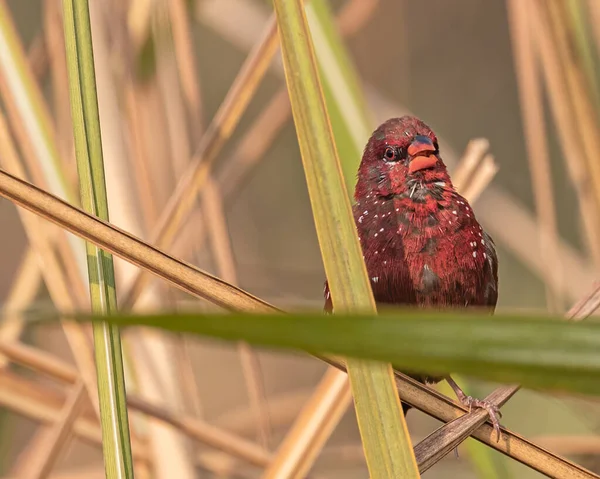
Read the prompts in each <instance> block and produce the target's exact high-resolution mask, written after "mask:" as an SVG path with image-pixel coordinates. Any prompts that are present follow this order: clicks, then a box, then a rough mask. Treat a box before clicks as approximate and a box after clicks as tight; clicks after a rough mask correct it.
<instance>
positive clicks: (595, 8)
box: [587, 0, 600, 51]
mask: <svg viewBox="0 0 600 479" xmlns="http://www.w3.org/2000/svg"><path fill="white" fill-rule="evenodd" d="M587 4H588V10H589V12H590V17H591V20H590V24H591V26H592V32H593V34H594V39H595V41H596V49H597V50H598V51H600V3H598V2H597V1H596V0H588V2H587Z"/></svg>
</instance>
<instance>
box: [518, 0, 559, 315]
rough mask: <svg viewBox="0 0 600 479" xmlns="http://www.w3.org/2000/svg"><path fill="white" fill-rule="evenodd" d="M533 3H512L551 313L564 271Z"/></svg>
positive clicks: (525, 128) (528, 154) (520, 83)
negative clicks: (537, 55) (534, 29)
mask: <svg viewBox="0 0 600 479" xmlns="http://www.w3.org/2000/svg"><path fill="white" fill-rule="evenodd" d="M530 3H531V1H530V0H525V1H521V2H519V1H516V0H509V1H508V4H507V5H508V11H509V19H510V32H511V35H512V42H513V57H514V59H515V66H516V72H517V83H518V85H519V98H520V102H519V104H520V106H521V115H522V118H523V127H524V133H525V143H526V146H527V157H528V159H529V169H530V171H531V177H532V185H533V192H534V195H535V204H536V210H537V215H538V222H539V242H540V251H541V254H542V257H543V258H544V259H545V264H546V274H545V277H546V278H547V279H546V281H545V282H544V283H545V285H546V301H547V304H548V307H549V309H550V310H551V311H554V312H556V313H559V312H561V311H562V310H563V304H564V298H563V296H562V294H561V291H562V290H563V285H562V284H561V283H562V278H563V268H562V261H561V258H560V254H559V251H558V237H559V236H558V226H557V220H556V207H555V201H554V193H553V191H554V188H553V186H552V176H551V173H552V167H551V164H550V155H549V152H548V139H547V137H546V131H545V128H544V125H545V118H544V103H543V95H542V89H541V77H540V73H539V65H538V61H537V58H536V52H535V49H534V43H533V40H532V32H531V30H530V28H531V24H530V22H529V17H530V15H531V14H532V12H531V8H530Z"/></svg>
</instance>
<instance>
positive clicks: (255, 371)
mask: <svg viewBox="0 0 600 479" xmlns="http://www.w3.org/2000/svg"><path fill="white" fill-rule="evenodd" d="M169 5H170V8H169V13H170V21H171V31H172V34H173V45H174V53H175V58H176V61H177V69H178V70H179V72H180V76H179V78H180V81H181V87H182V90H183V92H182V96H183V97H184V99H185V102H184V103H185V105H186V107H187V108H186V110H187V113H188V115H187V116H188V117H189V131H190V134H189V135H186V134H184V133H183V132H185V131H187V129H186V128H178V129H177V132H178V134H179V135H180V136H181V138H172V142H173V143H177V144H180V145H189V144H190V138H192V139H193V140H194V141H197V138H198V137H199V136H200V134H201V131H200V128H201V115H200V114H201V103H200V88H199V85H200V84H199V81H198V78H197V75H196V65H195V60H194V52H193V48H192V41H191V32H190V31H189V20H188V18H187V10H186V8H185V5H184V3H183V1H181V0H176V1H172V2H169ZM175 80H176V79H175ZM167 90H168V91H170V92H174V91H178V88H175V85H171V87H170V88H168V89H167ZM165 103H169V104H170V103H171V102H165ZM172 103H175V102H172ZM172 136H173V135H172ZM184 155H185V156H184ZM181 156H182V157H183V158H185V159H186V163H185V164H184V165H182V168H180V169H179V171H176V176H177V177H180V176H181V175H183V174H185V171H184V168H185V167H187V164H188V161H187V160H188V158H189V156H190V155H189V151H186V152H183V151H182V152H181ZM201 198H202V210H203V212H204V214H205V221H204V223H205V224H206V225H207V230H208V233H209V236H210V240H211V241H210V245H211V250H212V254H213V257H214V259H215V262H216V266H217V274H218V275H219V277H221V278H222V279H224V280H225V281H227V282H228V283H230V284H234V285H235V284H237V274H236V271H235V262H234V260H233V252H232V249H231V244H230V241H229V233H228V231H227V224H226V220H225V214H224V210H223V204H222V201H221V195H220V192H219V191H218V189H217V187H216V185H215V184H214V181H213V180H212V177H210V176H209V178H208V179H207V181H206V184H205V186H204V188H203V190H202V192H201ZM188 229H189V228H188ZM190 234H194V233H192V232H190ZM194 235H195V234H194ZM238 351H239V354H240V360H241V363H242V371H243V374H244V379H245V382H246V387H247V390H248V394H249V398H250V404H251V406H252V408H253V410H254V411H255V414H256V419H257V430H258V437H259V441H260V444H261V445H262V446H263V447H265V448H267V447H268V445H269V442H270V425H269V414H268V408H267V404H266V399H265V392H264V384H263V379H262V373H261V371H260V363H259V361H258V356H257V354H256V352H255V351H254V350H253V349H252V348H251V347H250V346H249V345H247V344H245V343H239V344H238Z"/></svg>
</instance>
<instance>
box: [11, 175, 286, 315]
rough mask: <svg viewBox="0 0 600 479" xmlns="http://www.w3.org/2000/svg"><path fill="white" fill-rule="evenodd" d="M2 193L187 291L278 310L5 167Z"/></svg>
mask: <svg viewBox="0 0 600 479" xmlns="http://www.w3.org/2000/svg"><path fill="white" fill-rule="evenodd" d="M0 195H2V196H4V197H5V198H9V199H10V200H11V201H13V202H15V203H17V204H18V205H20V206H22V207H24V208H26V209H28V210H30V211H33V212H34V213H36V214H37V215H40V216H42V217H44V218H46V219H47V220H49V221H51V222H53V223H55V224H57V225H59V226H61V227H62V228H64V229H66V230H68V231H70V232H71V233H73V234H75V235H77V236H80V237H81V238H84V239H86V240H88V241H91V242H92V243H94V244H96V245H98V246H99V247H100V248H102V249H104V250H106V251H109V252H111V253H113V254H114V255H115V256H118V257H120V258H123V259H124V260H126V261H128V262H130V263H133V264H135V265H137V266H141V267H142V268H144V269H145V270H148V271H150V272H152V273H153V274H155V275H157V276H160V277H161V278H163V279H165V280H166V281H168V282H170V283H171V284H173V285H175V286H176V287H178V288H180V289H182V290H184V291H187V292H189V293H191V294H194V295H196V296H199V297H204V298H206V299H209V300H210V301H211V302H213V303H214V304H216V305H218V306H221V307H223V308H227V309H234V310H238V311H245V312H259V311H262V312H276V311H278V310H277V309H276V308H274V307H273V306H270V305H268V304H267V303H265V302H264V301H261V300H260V299H258V298H255V297H254V296H252V295H250V294H249V293H246V292H245V291H243V290H241V289H239V288H236V287H234V286H231V285H229V284H227V283H226V282H225V281H222V280H220V279H219V278H215V277H214V276H211V275H209V274H208V273H205V272H203V271H200V270H199V269H197V268H194V267H193V266H191V265H189V264H187V263H184V262H183V261H179V260H176V259H175V258H172V257H171V256H169V255H167V254H165V253H162V252H161V251H159V250H157V249H156V248H153V247H151V246H149V245H147V244H146V243H144V242H143V241H141V240H140V239H138V238H136V237H135V236H133V235H130V234H129V233H126V232H124V231H123V230H121V229H119V228H116V227H114V226H112V225H110V224H108V223H106V222H104V221H102V220H100V219H98V218H97V217H95V216H91V215H89V214H87V213H85V212H84V211H81V210H79V209H78V208H75V207H73V206H71V205H69V204H68V203H66V202H64V201H62V200H60V199H58V198H56V197H55V196H53V195H51V194H49V193H47V192H45V191H43V190H41V189H39V188H37V187H35V186H33V185H31V184H30V183H27V182H26V181H23V180H21V179H19V178H17V177H15V176H13V175H11V174H9V173H7V172H6V171H2V170H0Z"/></svg>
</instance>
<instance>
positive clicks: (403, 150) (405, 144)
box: [355, 116, 451, 200]
mask: <svg viewBox="0 0 600 479" xmlns="http://www.w3.org/2000/svg"><path fill="white" fill-rule="evenodd" d="M434 185H438V186H439V185H442V186H446V185H447V186H448V187H451V182H450V177H449V176H448V171H447V169H446V165H444V162H443V161H442V159H441V157H440V153H439V147H438V142H437V138H436V136H435V134H434V133H433V131H431V128H429V127H428V126H427V125H426V124H425V123H423V122H422V121H421V120H419V119H418V118H415V117H414V116H403V117H401V118H392V119H390V120H387V121H386V122H385V123H383V124H381V125H380V126H379V128H377V129H376V130H375V131H374V132H373V134H372V135H371V138H369V141H368V142H367V146H366V147H365V151H364V153H363V157H362V161H361V164H360V167H359V169H358V182H357V184H356V191H355V197H356V199H357V200H359V199H361V198H362V197H364V196H366V195H369V194H375V195H377V196H381V197H390V196H401V195H405V194H406V195H410V194H411V190H412V191H413V192H414V190H415V187H416V188H419V189H422V188H429V187H433V186H434Z"/></svg>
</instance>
